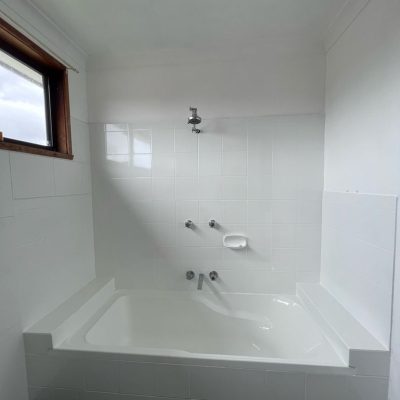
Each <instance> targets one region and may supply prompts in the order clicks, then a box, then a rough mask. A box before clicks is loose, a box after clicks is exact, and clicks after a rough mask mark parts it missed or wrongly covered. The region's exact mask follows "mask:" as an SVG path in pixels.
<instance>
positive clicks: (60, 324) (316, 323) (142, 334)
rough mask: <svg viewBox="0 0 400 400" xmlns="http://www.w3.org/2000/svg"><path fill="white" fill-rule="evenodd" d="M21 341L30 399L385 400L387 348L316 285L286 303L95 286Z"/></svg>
mask: <svg viewBox="0 0 400 400" xmlns="http://www.w3.org/2000/svg"><path fill="white" fill-rule="evenodd" d="M24 340H25V351H26V359H27V373H28V383H29V387H30V391H31V393H33V395H32V396H31V397H30V399H31V400H38V399H42V398H43V396H44V395H46V394H47V393H50V394H53V393H54V391H56V392H57V390H59V391H60V395H63V396H64V395H65V393H66V392H65V390H69V391H71V393H69V394H70V395H71V396H74V395H75V394H76V398H85V399H86V398H88V399H90V400H104V399H105V398H113V399H114V398H115V399H125V398H126V395H133V396H141V397H139V398H143V399H149V400H151V399H154V398H157V397H158V398H169V399H171V400H177V399H179V400H181V399H182V400H183V399H189V398H190V399H202V400H215V399H218V400H232V399H233V400H243V399H244V398H245V399H246V400H259V399H261V398H271V397H268V396H271V393H274V396H275V397H274V398H285V399H288V400H299V399H306V400H313V399H315V397H313V396H312V393H314V392H315V391H318V390H320V388H321V385H328V387H329V391H330V393H333V392H335V393H336V391H337V393H336V394H335V396H333V397H332V398H335V399H336V398H337V399H342V398H346V399H349V400H359V399H360V397H359V394H360V393H363V396H364V397H363V400H386V399H387V394H386V393H387V386H388V385H387V381H388V378H387V377H388V371H389V356H390V353H389V351H388V349H385V348H384V347H383V346H382V345H381V344H380V343H379V342H377V341H376V339H374V338H373V337H372V336H371V335H370V334H369V333H368V332H367V331H366V330H365V329H364V328H363V327H362V326H361V325H360V324H359V323H358V322H357V321H356V320H355V319H354V318H353V317H352V316H351V315H350V314H349V313H348V312H347V311H346V310H344V309H343V307H341V306H340V304H338V303H337V302H336V300H335V299H334V298H332V296H331V295H330V294H329V293H327V292H326V291H325V290H324V289H323V288H321V287H320V286H319V285H308V286H307V285H303V287H301V286H299V287H298V296H294V295H293V296H292V295H290V296H283V295H248V294H221V293H210V292H186V293H179V292H151V291H126V290H116V289H115V287H114V281H113V280H111V281H95V282H93V283H91V284H89V285H88V286H87V287H86V288H84V289H83V290H82V291H81V292H80V293H78V294H76V295H74V296H72V297H71V298H70V299H69V300H68V301H67V302H66V303H64V304H63V305H61V306H60V307H59V308H58V309H56V310H55V311H53V312H52V313H50V314H49V315H48V316H46V317H45V318H44V319H43V320H41V321H39V322H38V323H37V324H35V325H34V326H33V327H32V328H30V329H28V330H27V331H26V332H25V333H24ZM227 382H228V383H227ZM82 393H84V395H83V397H82ZM310 393H311V395H310V396H311V397H308V396H309V394H310ZM364 394H365V395H364ZM134 398H136V397H134Z"/></svg>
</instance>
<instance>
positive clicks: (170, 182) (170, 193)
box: [153, 178, 175, 200]
mask: <svg viewBox="0 0 400 400" xmlns="http://www.w3.org/2000/svg"><path fill="white" fill-rule="evenodd" d="M174 191H175V181H174V178H153V200H172V199H174V198H175V193H174Z"/></svg>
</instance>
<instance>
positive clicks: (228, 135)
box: [222, 127, 247, 152]
mask: <svg viewBox="0 0 400 400" xmlns="http://www.w3.org/2000/svg"><path fill="white" fill-rule="evenodd" d="M222 148H223V151H224V152H228V151H247V133H246V128H245V127H239V128H236V129H229V127H228V128H227V131H226V132H223V133H222Z"/></svg>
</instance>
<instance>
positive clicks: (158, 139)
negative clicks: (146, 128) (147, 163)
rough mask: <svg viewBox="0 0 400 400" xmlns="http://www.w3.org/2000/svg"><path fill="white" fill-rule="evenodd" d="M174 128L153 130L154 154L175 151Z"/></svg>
mask: <svg viewBox="0 0 400 400" xmlns="http://www.w3.org/2000/svg"><path fill="white" fill-rule="evenodd" d="M174 141H175V140H174V129H173V128H171V129H160V128H155V129H153V132H152V152H153V154H160V153H173V152H174V151H175V149H174V147H175V146H174Z"/></svg>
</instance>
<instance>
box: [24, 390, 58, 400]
mask: <svg viewBox="0 0 400 400" xmlns="http://www.w3.org/2000/svg"><path fill="white" fill-rule="evenodd" d="M28 391H29V400H54V396H53V395H54V391H53V390H52V389H50V388H34V387H30V388H29V389H28Z"/></svg>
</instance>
